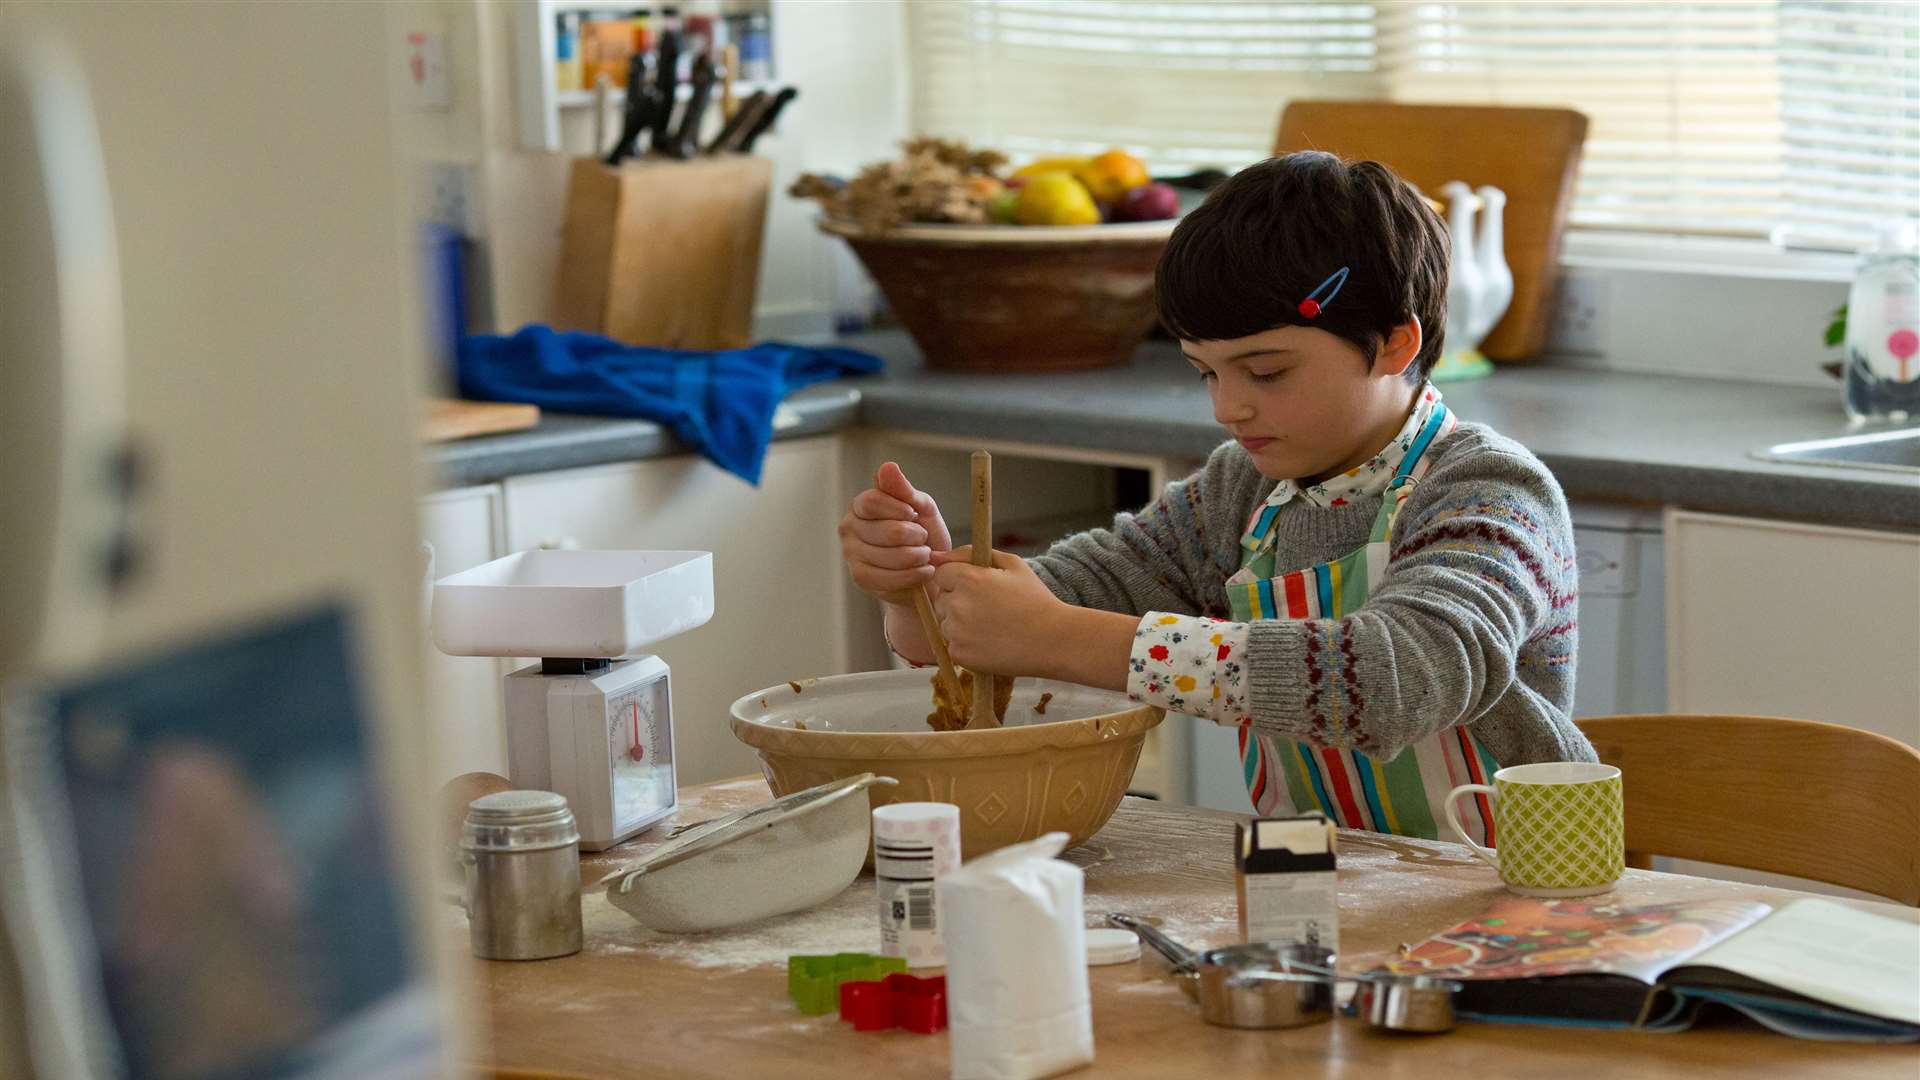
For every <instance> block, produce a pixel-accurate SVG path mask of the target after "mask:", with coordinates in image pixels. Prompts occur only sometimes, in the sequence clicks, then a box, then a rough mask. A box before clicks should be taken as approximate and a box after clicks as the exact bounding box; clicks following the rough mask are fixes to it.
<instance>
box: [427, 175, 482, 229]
mask: <svg viewBox="0 0 1920 1080" xmlns="http://www.w3.org/2000/svg"><path fill="white" fill-rule="evenodd" d="M421 182H422V183H423V184H424V185H425V186H426V191H425V203H426V205H425V206H424V207H422V209H421V217H422V218H423V219H424V220H427V221H431V222H434V223H435V224H439V225H445V226H447V227H448V228H451V229H457V230H459V232H460V234H461V235H462V236H472V235H473V232H474V230H473V222H472V219H471V216H470V212H471V207H472V191H473V169H472V167H471V166H468V165H463V164H461V163H459V162H456V161H430V162H428V163H427V164H426V166H425V167H424V168H423V169H422V170H421Z"/></svg>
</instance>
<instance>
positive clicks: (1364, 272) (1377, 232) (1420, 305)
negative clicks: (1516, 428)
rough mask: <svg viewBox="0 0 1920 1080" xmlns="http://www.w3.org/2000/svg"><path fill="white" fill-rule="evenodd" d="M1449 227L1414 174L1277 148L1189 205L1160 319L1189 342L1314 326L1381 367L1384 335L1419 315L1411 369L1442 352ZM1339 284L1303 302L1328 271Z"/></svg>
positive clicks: (1158, 288)
mask: <svg viewBox="0 0 1920 1080" xmlns="http://www.w3.org/2000/svg"><path fill="white" fill-rule="evenodd" d="M1449 249H1450V244H1449V241H1448V239H1447V231H1446V227H1445V226H1444V225H1443V224H1442V223H1441V221H1440V216H1439V215H1438V214H1435V213H1434V212H1433V208H1432V207H1430V206H1428V205H1427V203H1426V200H1424V199H1422V198H1421V197H1420V193H1419V192H1418V191H1415V190H1414V188H1413V186H1412V185H1411V184H1408V183H1407V182H1406V181H1404V180H1402V179H1400V178H1399V177H1398V176H1395V175H1394V174H1393V172H1392V171H1391V170H1389V169H1388V168H1387V167H1386V166H1384V165H1382V164H1380V163H1379V162H1375V161H1358V162H1345V161H1341V160H1340V159H1339V158H1337V157H1335V156H1333V155H1332V154H1324V153H1320V152H1318V151H1312V150H1306V151H1301V152H1299V153H1294V154H1285V155H1282V156H1280V157H1273V158H1268V159H1267V160H1265V161H1262V162H1260V163H1259V164H1258V165H1254V166H1251V167H1249V168H1246V169H1243V170H1241V171H1240V172H1239V173H1237V174H1235V175H1234V176H1233V178H1232V179H1230V180H1228V181H1227V182H1226V183H1224V184H1222V185H1220V186H1219V187H1217V188H1215V189H1214V190H1213V192H1212V193H1211V194H1209V195H1208V196H1207V200H1206V202H1205V203H1203V204H1201V205H1200V206H1199V207H1197V208H1195V209H1194V211H1193V212H1192V213H1190V214H1188V215H1187V216H1186V219H1185V220H1184V221H1182V222H1181V223H1180V225H1179V227H1178V228H1176V229H1174V231H1173V237H1172V239H1170V240H1169V241H1168V242H1167V249H1166V251H1165V252H1164V253H1163V254H1162V255H1161V256H1160V265H1159V268H1158V270H1156V271H1155V275H1154V279H1155V293H1156V296H1157V300H1158V304H1159V307H1160V321H1161V323H1162V324H1164V325H1165V326H1166V328H1167V330H1168V332H1169V333H1171V334H1172V335H1173V336H1174V337H1176V338H1179V339H1181V340H1184V341H1222V340H1227V339H1231V338H1241V337H1247V336H1249V335H1252V334H1258V333H1262V332H1264V331H1267V330H1271V329H1273V328H1275V327H1278V326H1311V327H1314V328H1316V329H1319V330H1325V331H1327V332H1328V333H1330V334H1334V335H1336V336H1338V337H1341V338H1344V339H1345V340H1347V341H1349V342H1352V343H1353V345H1354V346H1355V347H1356V348H1358V349H1359V350H1360V353H1361V355H1363V356H1365V357H1366V358H1367V364H1368V366H1372V364H1373V360H1374V357H1375V356H1376V355H1377V353H1378V350H1379V347H1380V345H1381V343H1382V342H1383V341H1384V340H1385V339H1386V336H1387V334H1388V333H1390V332H1391V331H1392V329H1393V328H1394V327H1396V326H1398V325H1400V324H1402V323H1404V322H1406V321H1407V320H1408V319H1409V318H1410V317H1415V316H1417V317H1418V318H1419V319H1420V329H1421V332H1422V342H1421V346H1420V354H1419V356H1417V357H1415V358H1414V362H1413V364H1412V365H1410V366H1409V367H1408V369H1407V375H1408V378H1409V379H1425V378H1426V376H1427V373H1428V372H1430V371H1432V370H1433V365H1434V362H1435V361H1437V360H1438V359H1439V358H1440V348H1441V340H1442V337H1443V331H1444V330H1445V328H1446V322H1447V261H1448V258H1449ZM1343 266H1344V267H1347V268H1348V271H1349V272H1348V276H1347V279H1346V283H1345V284H1344V285H1342V286H1341V288H1340V293H1339V295H1338V296H1337V297H1335V298H1334V299H1333V301H1332V302H1330V303H1328V304H1327V305H1326V306H1325V308H1324V309H1323V310H1321V311H1320V312H1319V313H1318V314H1317V315H1315V316H1313V317H1312V318H1309V317H1307V316H1306V315H1304V314H1302V313H1301V311H1300V302H1301V301H1302V300H1305V299H1307V297H1308V295H1309V294H1311V293H1312V292H1313V291H1314V289H1315V288H1316V287H1317V286H1319V285H1320V284H1321V283H1322V282H1323V281H1325V280H1326V279H1327V277H1328V275H1330V274H1332V273H1333V272H1334V271H1336V270H1339V269H1340V268H1341V267H1343Z"/></svg>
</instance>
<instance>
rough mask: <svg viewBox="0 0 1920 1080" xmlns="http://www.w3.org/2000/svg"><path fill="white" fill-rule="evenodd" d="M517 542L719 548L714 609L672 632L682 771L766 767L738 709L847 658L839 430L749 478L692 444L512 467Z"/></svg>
mask: <svg viewBox="0 0 1920 1080" xmlns="http://www.w3.org/2000/svg"><path fill="white" fill-rule="evenodd" d="M505 487H506V521H507V548H508V550H510V551H523V550H526V549H528V548H535V547H540V546H542V545H547V546H555V547H561V546H571V547H580V548H657V549H686V550H698V551H711V552H713V591H714V615H713V621H711V622H709V623H708V624H707V625H705V626H703V627H701V628H700V629H698V630H694V631H691V632H690V633H686V634H682V635H681V636H679V637H676V638H673V639H671V640H669V641H664V642H661V643H660V645H659V646H658V655H659V656H660V658H661V659H663V660H665V661H666V662H667V665H668V667H670V668H671V669H672V671H673V712H674V716H673V734H674V739H675V741H676V752H677V754H678V759H679V773H680V782H681V783H682V784H695V783H701V782H704V781H708V780H715V779H719V778H722V777H727V776H739V775H741V774H744V773H754V772H758V771H759V762H758V759H757V758H755V757H754V755H753V752H752V751H751V750H749V749H748V748H747V747H746V746H744V745H743V744H741V743H740V742H739V741H737V740H736V739H734V737H733V733H732V732H731V731H730V730H729V729H728V725H727V716H728V714H727V707H728V706H729V705H731V704H732V703H733V701H734V700H735V699H736V698H739V697H741V696H743V695H745V694H747V693H749V692H751V691H754V690H759V689H762V688H764V687H768V686H777V685H779V684H781V683H784V682H786V681H787V680H788V679H800V678H806V677H809V676H815V675H831V674H838V673H840V672H842V671H844V670H846V655H845V653H846V644H845V643H846V635H845V632H844V626H845V621H846V601H847V597H846V592H845V589H844V588H843V585H844V579H845V572H844V571H843V570H842V569H841V565H840V548H839V539H838V537H837V536H836V534H835V531H834V530H835V527H836V526H837V525H838V523H839V520H840V514H841V511H842V508H843V506H844V504H845V500H844V498H843V497H842V494H841V490H842V488H841V482H840V438H839V436H826V437H820V438H807V439H791V440H785V441H782V442H777V443H774V444H773V446H772V447H771V448H770V449H769V450H768V453H767V462H766V469H765V471H764V472H763V474H762V476H761V481H760V486H759V487H757V488H755V487H749V486H748V485H746V484H745V483H742V482H741V481H740V480H739V479H738V478H736V477H734V476H732V475H730V474H728V473H726V472H723V471H722V470H720V469H719V468H717V467H715V466H714V465H712V464H710V463H709V462H707V461H706V460H705V459H703V458H699V457H696V456H693V455H690V454H683V455H677V456H674V457H667V458H655V459H651V460H647V461H637V462H629V463H624V464H620V465H607V466H597V467H593V468H586V469H569V470H565V471H561V472H553V473H539V474H535V475H532V476H521V477H514V478H512V479H509V480H508V481H507V482H506V484H505Z"/></svg>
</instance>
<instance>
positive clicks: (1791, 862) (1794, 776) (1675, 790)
mask: <svg viewBox="0 0 1920 1080" xmlns="http://www.w3.org/2000/svg"><path fill="white" fill-rule="evenodd" d="M1576 723H1578V724H1579V726H1580V730H1582V731H1584V732H1586V735H1587V738H1588V739H1590V740H1592V742H1593V746H1594V749H1595V750H1597V751H1599V753H1600V760H1601V761H1604V762H1606V763H1607V764H1609V765H1617V766H1619V768H1620V771H1621V773H1622V780H1623V784H1624V787H1623V790H1624V794H1625V798H1626V819H1627V822H1626V823H1627V850H1628V852H1629V853H1630V855H1631V854H1635V853H1637V854H1641V855H1667V856H1671V857H1673V858H1680V859H1698V860H1701V861H1703V862H1712V863H1720V864H1722V865H1725V866H1738V867H1745V868H1747V869H1749V870H1766V871H1771V872H1773V873H1777V874H1791V875H1793V876H1795V877H1803V878H1808V879H1811V880H1814V881H1824V882H1827V883H1829V884H1833V885H1844V886H1846V887H1848V888H1852V889H1860V890H1862V891H1864V892H1870V893H1873V894H1875V895H1876V896H1884V897H1887V898H1889V899H1892V900H1897V901H1899V902H1900V903H1902V904H1911V905H1920V750H1915V749H1914V748H1913V747H1911V746H1908V745H1906V744H1905V743H1901V742H1897V741H1895V740H1893V739H1889V738H1887V737H1886V736H1884V735H1879V734H1876V733H1874V732H1871V731H1862V730H1860V729H1858V728H1850V727H1842V726H1840V725H1838V724H1824V723H1819V722H1817V721H1813V720H1790V719H1784V718H1781V717H1771V716H1688V715H1649V716H1597V717H1590V718H1588V719H1585V720H1579V721H1576Z"/></svg>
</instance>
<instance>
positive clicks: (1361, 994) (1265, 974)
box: [1107, 914, 1460, 1034]
mask: <svg viewBox="0 0 1920 1080" xmlns="http://www.w3.org/2000/svg"><path fill="white" fill-rule="evenodd" d="M1107 921H1108V922H1110V923H1112V924H1113V925H1115V926H1123V927H1125V928H1127V929H1129V930H1132V931H1133V932H1135V933H1137V934H1139V935H1140V939H1141V940H1142V941H1145V942H1146V943H1147V944H1149V945H1151V946H1153V948H1154V949H1155V950H1156V951H1157V952H1159V953H1160V954H1161V955H1162V956H1165V957H1166V958H1167V960H1168V961H1169V962H1171V963H1172V964H1173V974H1174V977H1175V978H1176V979H1178V980H1179V982H1180V986H1181V989H1183V990H1185V991H1186V992H1187V996H1188V997H1191V998H1194V999H1195V1000H1196V1001H1198V1002H1199V1003H1200V1016H1201V1019H1203V1020H1205V1021H1207V1022H1208V1023H1210V1024H1218V1025H1220V1026H1222V1027H1237V1028H1285V1027H1303V1026H1305V1025H1307V1024H1315V1023H1319V1022H1321V1021H1323V1020H1325V1019H1327V1018H1328V1017H1329V1016H1331V1015H1333V987H1334V985H1335V984H1337V983H1342V982H1348V983H1354V984H1356V991H1355V993H1354V998H1353V1002H1352V1003H1351V1004H1350V1005H1349V1006H1348V1007H1347V1009H1346V1015H1348V1016H1353V1017H1358V1018H1359V1019H1360V1020H1361V1021H1362V1022H1363V1023H1365V1024H1366V1025H1367V1026H1368V1027H1369V1028H1371V1029H1373V1030H1376V1031H1393V1032H1405V1033H1419V1034H1437V1033H1440V1032H1446V1031H1452V1030H1453V1025H1454V1009H1453V995H1454V993H1455V992H1456V991H1458V990H1459V989H1460V984H1459V983H1458V982H1455V981H1453V980H1450V979H1436V978H1432V977H1430V976H1426V975H1342V974H1340V973H1339V972H1337V971H1335V970H1334V969H1333V962H1334V954H1333V952H1332V951H1331V950H1329V949H1326V948H1324V947H1322V946H1319V945H1312V944H1275V943H1269V942H1256V943H1253V944H1249V945H1230V946H1227V947H1226V948H1221V949H1211V950H1208V951H1206V952H1202V953H1195V952H1193V951H1191V950H1189V949H1187V948H1186V947H1185V946H1183V945H1181V944H1179V943H1178V942H1176V941H1174V940H1173V939H1172V938H1169V937H1168V936H1167V935H1165V934H1164V933H1161V932H1160V930H1159V929H1158V928H1156V927H1154V926H1152V925H1150V924H1148V923H1146V922H1145V921H1143V920H1141V919H1139V918H1137V917H1135V916H1132V915H1120V914H1115V915H1109V916H1107Z"/></svg>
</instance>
